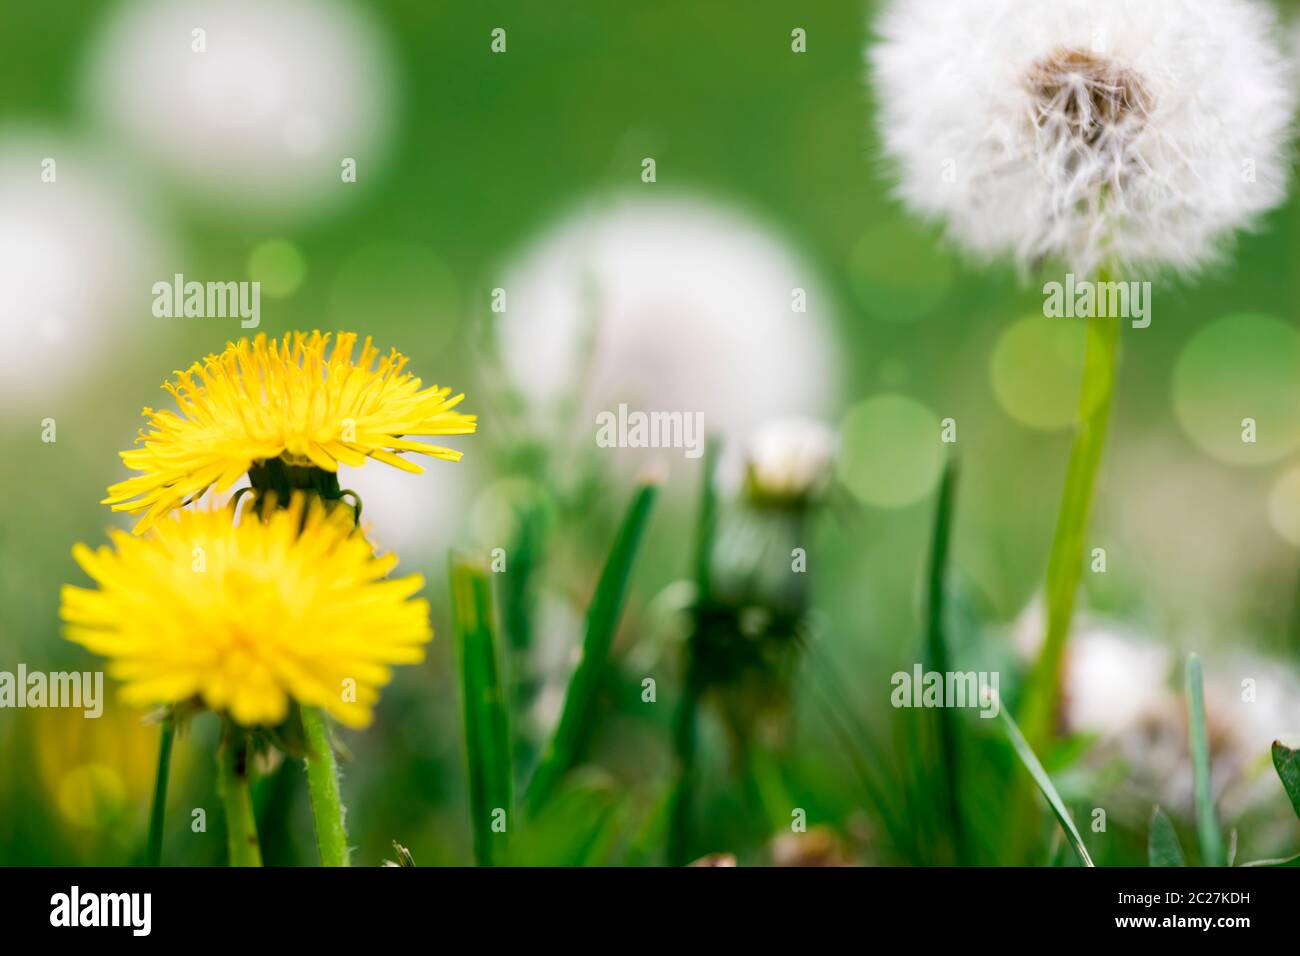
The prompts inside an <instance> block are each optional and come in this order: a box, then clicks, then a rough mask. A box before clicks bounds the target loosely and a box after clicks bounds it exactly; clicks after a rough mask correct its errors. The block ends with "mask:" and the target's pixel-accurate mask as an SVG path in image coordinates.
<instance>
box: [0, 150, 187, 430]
mask: <svg viewBox="0 0 1300 956" xmlns="http://www.w3.org/2000/svg"><path fill="white" fill-rule="evenodd" d="M128 172H129V171H126V170H122V169H121V168H119V167H118V166H116V165H115V164H114V162H113V161H112V160H111V159H110V158H109V157H108V156H107V155H106V154H105V153H103V152H101V151H98V150H95V149H93V148H91V147H87V146H84V145H82V144H79V143H76V142H74V141H72V140H70V139H68V138H67V137H66V136H63V135H61V134H58V133H52V132H48V131H42V130H36V129H32V130H24V131H10V132H7V133H4V134H0V288H2V289H4V295H3V296H0V331H3V333H4V337H5V347H4V349H0V395H3V397H4V399H5V400H4V402H3V403H2V407H3V408H4V409H6V410H7V411H17V410H18V409H19V408H25V407H27V406H29V405H30V404H31V403H33V402H43V401H46V400H48V399H49V398H50V397H51V396H54V395H69V394H73V393H74V389H75V384H76V376H77V374H78V373H79V372H80V371H82V370H83V369H85V368H87V367H88V366H89V365H90V364H91V362H92V361H93V359H94V358H95V356H96V355H98V354H100V352H101V350H102V348H103V346H104V344H105V343H106V342H119V343H120V342H131V341H133V340H134V339H135V338H136V329H135V328H134V326H133V323H136V322H144V321H156V320H152V319H151V317H150V313H149V304H150V301H151V299H150V287H151V284H152V282H153V281H154V280H155V279H156V278H157V273H158V271H159V265H158V262H159V254H160V247H161V245H162V243H163V240H162V239H161V236H160V234H161V232H162V228H161V226H160V225H159V223H158V222H157V220H156V219H155V217H154V216H153V215H152V214H151V213H150V211H149V210H148V208H147V207H145V206H143V205H142V204H141V203H140V202H139V201H138V199H137V197H136V196H135V194H134V193H132V192H131V190H130V188H129V187H128V186H127V185H126V183H127V179H128V176H127V173H128Z"/></svg>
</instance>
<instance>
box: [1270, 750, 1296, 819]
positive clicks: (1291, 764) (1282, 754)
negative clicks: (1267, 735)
mask: <svg viewBox="0 0 1300 956" xmlns="http://www.w3.org/2000/svg"><path fill="white" fill-rule="evenodd" d="M1273 766H1274V767H1276V768H1277V775H1278V776H1279V777H1281V778H1282V789H1284V790H1285V791H1286V795H1287V796H1288V797H1290V798H1291V806H1292V807H1294V808H1295V812H1296V816H1298V817H1300V750H1292V749H1291V748H1290V747H1288V746H1287V745H1286V744H1284V743H1282V741H1280V740H1275V741H1273Z"/></svg>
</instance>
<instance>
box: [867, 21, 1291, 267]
mask: <svg viewBox="0 0 1300 956" xmlns="http://www.w3.org/2000/svg"><path fill="white" fill-rule="evenodd" d="M877 31H878V33H879V35H880V42H879V43H877V44H876V45H875V46H874V47H872V48H871V49H870V51H869V58H870V62H871V74H872V78H873V81H874V83H875V87H876V90H877V94H878V97H879V100H880V114H879V123H880V129H881V135H882V139H883V142H884V147H885V152H886V154H887V155H888V157H889V158H890V160H892V163H893V165H894V167H895V169H896V172H897V175H898V178H899V187H898V191H899V193H900V195H901V198H902V199H903V200H904V201H905V202H906V203H907V204H909V205H910V206H911V207H913V208H914V209H915V210H916V211H917V212H919V213H920V214H922V215H923V216H925V217H926V218H928V219H931V220H935V221H939V222H943V223H945V224H946V226H947V229H948V232H949V235H950V238H952V239H953V240H954V241H955V242H957V243H958V244H959V245H961V246H963V247H965V248H966V249H967V251H969V252H970V253H972V254H974V255H975V256H976V257H978V258H980V259H990V258H994V257H998V256H1004V255H1010V256H1012V257H1014V258H1015V259H1016V260H1017V261H1018V263H1019V264H1020V265H1021V266H1022V267H1032V266H1035V265H1036V264H1038V263H1039V262H1042V261H1044V260H1061V261H1062V262H1063V263H1064V264H1065V265H1066V266H1068V267H1070V268H1071V269H1073V270H1074V271H1075V272H1078V273H1080V274H1083V275H1094V274H1096V273H1097V271H1098V270H1099V269H1101V268H1104V267H1109V268H1113V269H1124V270H1128V269H1137V270H1141V269H1152V270H1159V269H1163V268H1169V269H1173V270H1177V271H1183V272H1191V271H1193V270H1195V269H1196V268H1197V267H1198V266H1200V265H1202V264H1204V263H1205V262H1207V261H1209V260H1212V259H1214V258H1215V256H1216V254H1217V253H1219V252H1220V251H1221V250H1222V248H1223V247H1224V245H1225V244H1226V243H1227V242H1228V241H1230V239H1231V237H1232V234H1233V232H1234V230H1237V229H1242V228H1249V227H1250V226H1251V225H1252V224H1253V223H1254V221H1255V220H1256V219H1257V217H1258V216H1259V215H1260V214H1261V213H1263V212H1265V211H1267V210H1268V209H1270V208H1272V207H1273V206H1275V205H1277V204H1278V203H1279V202H1281V201H1282V199H1283V198H1284V196H1285V193H1286V185H1287V177H1288V172H1289V168H1290V155H1289V135H1290V124H1291V117H1292V112H1293V108H1294V104H1295V89H1296V85H1295V83H1294V74H1293V71H1292V69H1291V66H1290V64H1289V63H1288V61H1287V59H1286V57H1285V56H1284V55H1283V53H1282V52H1281V50H1280V49H1279V46H1278V44H1277V43H1276V42H1275V41H1274V39H1273V37H1274V36H1275V35H1276V34H1277V32H1278V26H1277V23H1276V21H1275V19H1274V16H1273V14H1272V13H1271V12H1270V11H1269V10H1268V9H1266V8H1265V7H1264V6H1263V5H1262V4H1260V3H1257V2H1254V0H1141V2H1134V0H893V2H892V3H890V4H889V5H888V6H887V7H886V9H885V12H884V14H883V15H882V17H881V19H880V21H879V22H878V24H877Z"/></svg>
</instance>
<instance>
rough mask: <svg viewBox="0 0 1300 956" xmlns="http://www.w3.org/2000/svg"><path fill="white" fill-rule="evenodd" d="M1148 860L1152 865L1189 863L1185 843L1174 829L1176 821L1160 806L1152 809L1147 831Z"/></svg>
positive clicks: (1183, 864) (1184, 864)
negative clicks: (1185, 855)
mask: <svg viewBox="0 0 1300 956" xmlns="http://www.w3.org/2000/svg"><path fill="white" fill-rule="evenodd" d="M1147 861H1148V862H1149V863H1150V864H1151V866H1186V865H1187V860H1186V858H1185V857H1184V856H1183V845H1182V844H1181V843H1179V842H1178V834H1177V833H1176V832H1175V831H1174V822H1173V821H1172V820H1170V819H1169V814H1167V813H1165V811H1163V810H1161V809H1160V808H1159V807H1154V808H1153V809H1152V810H1151V826H1150V829H1149V830H1148V831H1147Z"/></svg>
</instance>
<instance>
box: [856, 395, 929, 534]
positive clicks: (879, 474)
mask: <svg viewBox="0 0 1300 956" xmlns="http://www.w3.org/2000/svg"><path fill="white" fill-rule="evenodd" d="M836 467H837V471H838V473H839V477H840V480H841V481H842V482H843V483H844V484H845V486H846V487H848V489H849V490H850V491H852V492H853V494H854V495H856V496H857V497H858V498H860V499H861V500H862V501H864V502H866V503H867V504H870V505H875V506H876V507H878V508H902V507H905V506H907V505H910V504H913V503H914V502H917V501H920V500H921V499H922V498H924V497H926V496H927V495H929V494H930V492H931V491H932V490H933V488H934V486H935V482H936V481H938V478H939V473H940V471H941V469H942V467H943V444H942V442H941V441H940V440H939V419H938V416H936V415H935V414H934V412H932V411H931V410H930V409H929V408H927V407H926V406H925V405H923V404H921V403H920V402H918V401H916V400H915V399H912V398H908V397H907V396H905V395H898V394H893V393H887V394H884V395H876V396H873V397H872V398H868V399H866V400H865V401H862V402H859V403H858V404H857V405H855V406H854V407H853V408H851V409H849V412H848V414H847V415H845V416H844V420H843V421H842V422H840V456H839V458H838V460H837V465H836Z"/></svg>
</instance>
